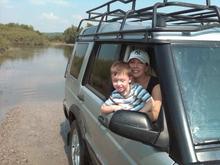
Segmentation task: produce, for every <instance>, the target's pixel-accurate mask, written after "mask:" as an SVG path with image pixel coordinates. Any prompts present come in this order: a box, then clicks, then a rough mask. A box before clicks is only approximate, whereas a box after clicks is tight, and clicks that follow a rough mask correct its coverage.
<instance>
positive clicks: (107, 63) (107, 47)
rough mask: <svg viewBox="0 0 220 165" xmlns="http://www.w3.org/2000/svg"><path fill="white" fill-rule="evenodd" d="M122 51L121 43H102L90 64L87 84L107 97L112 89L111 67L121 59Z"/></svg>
mask: <svg viewBox="0 0 220 165" xmlns="http://www.w3.org/2000/svg"><path fill="white" fill-rule="evenodd" d="M120 51H121V45H118V44H102V45H100V47H99V49H98V51H97V53H96V56H95V58H94V63H92V64H91V65H90V75H89V78H88V81H87V84H89V86H91V87H92V88H94V89H95V90H96V91H98V93H101V94H102V95H104V96H105V97H108V96H109V94H110V92H111V90H112V85H111V77H110V67H111V65H112V63H113V62H114V61H116V60H118V59H119V57H120Z"/></svg>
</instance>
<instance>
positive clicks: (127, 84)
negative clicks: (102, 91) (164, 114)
mask: <svg viewBox="0 0 220 165" xmlns="http://www.w3.org/2000/svg"><path fill="white" fill-rule="evenodd" d="M110 71H111V79H112V85H113V87H114V89H115V90H114V91H113V92H112V94H111V96H110V97H109V98H108V99H107V100H106V101H105V102H104V104H103V105H102V106H101V112H102V113H104V114H108V113H112V112H115V111H118V110H131V111H140V112H145V113H147V114H148V113H150V111H151V108H152V106H153V98H152V97H151V95H150V94H149V93H148V92H147V91H146V89H144V88H143V87H142V86H141V85H139V84H137V83H132V74H131V69H130V67H129V65H128V64H127V63H125V62H122V61H116V62H114V63H113V64H112V66H111V69H110Z"/></svg>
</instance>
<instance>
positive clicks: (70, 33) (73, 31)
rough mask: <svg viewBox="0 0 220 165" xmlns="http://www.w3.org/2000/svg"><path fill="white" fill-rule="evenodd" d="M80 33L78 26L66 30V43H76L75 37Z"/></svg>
mask: <svg viewBox="0 0 220 165" xmlns="http://www.w3.org/2000/svg"><path fill="white" fill-rule="evenodd" d="M77 35H78V32H77V27H75V26H71V27H70V28H67V29H66V30H65V31H64V41H65V42H66V43H75V39H76V37H77Z"/></svg>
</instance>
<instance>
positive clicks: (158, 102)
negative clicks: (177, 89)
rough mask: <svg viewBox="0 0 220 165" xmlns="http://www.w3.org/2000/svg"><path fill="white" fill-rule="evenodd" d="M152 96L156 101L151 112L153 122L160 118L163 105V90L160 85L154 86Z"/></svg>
mask: <svg viewBox="0 0 220 165" xmlns="http://www.w3.org/2000/svg"><path fill="white" fill-rule="evenodd" d="M151 95H152V97H153V99H154V105H153V107H152V110H151V115H152V121H156V120H157V118H158V116H159V113H160V109H161V105H162V96H161V90H160V85H159V84H157V85H155V86H154V88H153V90H152V93H151Z"/></svg>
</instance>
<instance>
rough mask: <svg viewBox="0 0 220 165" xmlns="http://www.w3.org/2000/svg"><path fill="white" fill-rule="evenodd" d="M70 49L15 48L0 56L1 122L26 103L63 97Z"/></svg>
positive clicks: (66, 47) (63, 47)
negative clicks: (11, 110)
mask: <svg viewBox="0 0 220 165" xmlns="http://www.w3.org/2000/svg"><path fill="white" fill-rule="evenodd" d="M72 49H73V47H70V46H62V47H49V48H22V49H21V48H17V49H15V50H14V51H12V52H10V54H8V56H5V57H1V56H0V119H1V118H2V117H3V115H4V114H5V112H7V110H8V109H10V108H11V107H13V106H15V105H17V104H19V103H22V102H27V101H57V100H62V99H63V97H64V72H65V68H66V63H67V61H68V58H69V57H70V55H71V53H72Z"/></svg>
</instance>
